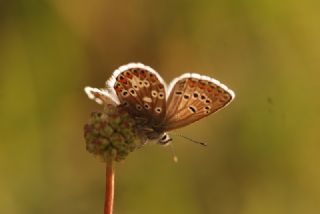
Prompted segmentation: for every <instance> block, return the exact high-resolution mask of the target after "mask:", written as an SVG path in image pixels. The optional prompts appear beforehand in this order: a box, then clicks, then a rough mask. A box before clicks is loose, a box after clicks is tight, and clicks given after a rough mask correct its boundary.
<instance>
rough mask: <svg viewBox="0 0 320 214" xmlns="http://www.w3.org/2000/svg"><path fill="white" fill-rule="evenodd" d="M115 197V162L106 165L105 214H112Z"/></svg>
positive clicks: (108, 162) (110, 161)
mask: <svg viewBox="0 0 320 214" xmlns="http://www.w3.org/2000/svg"><path fill="white" fill-rule="evenodd" d="M113 197H114V168H113V161H112V160H109V161H107V163H106V193H105V202H104V214H112V212H113Z"/></svg>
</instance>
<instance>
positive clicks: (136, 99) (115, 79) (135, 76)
mask: <svg viewBox="0 0 320 214" xmlns="http://www.w3.org/2000/svg"><path fill="white" fill-rule="evenodd" d="M107 85H108V86H109V87H111V88H113V89H114V93H115V94H116V95H117V97H118V99H119V103H120V105H121V106H122V107H123V108H125V110H126V111H128V112H129V114H130V115H132V116H133V117H135V118H136V119H139V121H142V122H143V124H144V125H146V126H148V125H149V126H150V127H152V126H153V125H156V124H160V123H162V122H163V119H164V116H165V113H166V85H165V83H164V81H163V79H162V78H161V77H160V76H159V74H158V73H157V72H156V71H154V70H153V69H152V68H151V67H148V66H145V65H143V64H141V63H130V64H128V65H124V66H121V67H120V68H119V69H117V70H116V71H114V73H113V76H112V77H111V79H110V80H109V81H108V82H107Z"/></svg>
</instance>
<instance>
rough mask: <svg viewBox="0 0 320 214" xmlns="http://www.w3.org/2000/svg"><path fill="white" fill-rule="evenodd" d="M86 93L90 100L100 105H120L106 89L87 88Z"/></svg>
mask: <svg viewBox="0 0 320 214" xmlns="http://www.w3.org/2000/svg"><path fill="white" fill-rule="evenodd" d="M84 91H85V92H86V94H87V95H88V97H89V98H90V99H92V100H94V101H96V102H97V103H98V104H100V105H108V104H112V105H116V104H118V99H117V98H116V97H114V95H113V94H110V93H109V92H108V91H106V90H104V89H98V88H92V87H88V86H87V87H85V88H84Z"/></svg>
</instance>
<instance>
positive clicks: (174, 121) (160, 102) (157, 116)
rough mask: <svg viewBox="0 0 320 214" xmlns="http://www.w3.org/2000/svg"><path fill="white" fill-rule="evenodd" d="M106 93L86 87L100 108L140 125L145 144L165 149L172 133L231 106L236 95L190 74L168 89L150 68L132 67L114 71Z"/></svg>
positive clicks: (172, 83) (125, 66)
mask: <svg viewBox="0 0 320 214" xmlns="http://www.w3.org/2000/svg"><path fill="white" fill-rule="evenodd" d="M106 84H107V87H106V88H105V89H97V88H91V87H86V88H85V92H86V93H87V94H88V96H89V98H91V99H94V100H95V101H96V102H97V103H99V104H114V105H118V106H119V107H121V108H123V109H125V110H126V111H127V112H128V113H129V114H130V115H131V116H132V117H133V118H135V120H136V123H137V130H138V133H139V135H140V136H141V139H142V140H143V142H146V141H147V140H157V141H158V143H160V144H162V145H165V144H168V143H169V142H170V141H171V140H172V139H171V138H170V137H169V135H168V134H167V133H166V132H168V131H171V130H174V129H178V128H181V127H184V126H187V125H189V124H191V123H193V122H195V121H197V120H200V119H201V118H204V117H206V116H208V115H210V114H212V113H214V112H216V111H218V110H219V109H221V108H223V107H224V106H226V105H227V104H229V103H230V102H231V101H232V99H234V97H235V94H234V92H233V91H232V90H230V89H228V88H227V86H225V85H223V84H221V83H220V82H219V81H217V80H215V79H213V78H210V77H207V76H202V75H199V74H194V73H186V74H183V75H181V76H180V77H177V78H175V79H174V80H173V81H171V83H170V84H169V85H168V87H167V85H166V83H165V82H164V80H163V79H162V78H161V76H160V75H159V74H158V73H157V72H156V71H155V70H153V69H152V68H151V67H149V66H145V65H143V64H141V63H130V64H128V65H124V66H121V67H120V68H118V69H117V70H115V71H114V73H113V75H112V77H111V78H110V79H109V80H108V81H107V83H106Z"/></svg>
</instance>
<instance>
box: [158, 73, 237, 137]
mask: <svg viewBox="0 0 320 214" xmlns="http://www.w3.org/2000/svg"><path fill="white" fill-rule="evenodd" d="M168 91H169V97H168V100H167V112H166V117H165V120H164V124H165V125H164V126H165V127H164V129H165V130H166V131H170V130H173V129H177V128H180V127H183V126H186V125H188V124H190V123H193V122H195V121H197V120H200V119H201V118H203V117H206V116H208V115H210V114H212V113H214V112H216V111H218V110H219V109H221V108H223V107H224V106H226V105H227V104H228V103H230V102H231V100H232V99H233V98H234V96H235V95H234V92H233V91H232V90H230V89H228V88H227V86H225V85H223V84H221V83H220V82H219V81H217V80H215V79H213V78H210V77H207V76H201V75H199V74H184V75H182V76H180V77H178V78H176V79H174V80H173V81H172V82H171V83H170V85H169V90H168Z"/></svg>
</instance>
